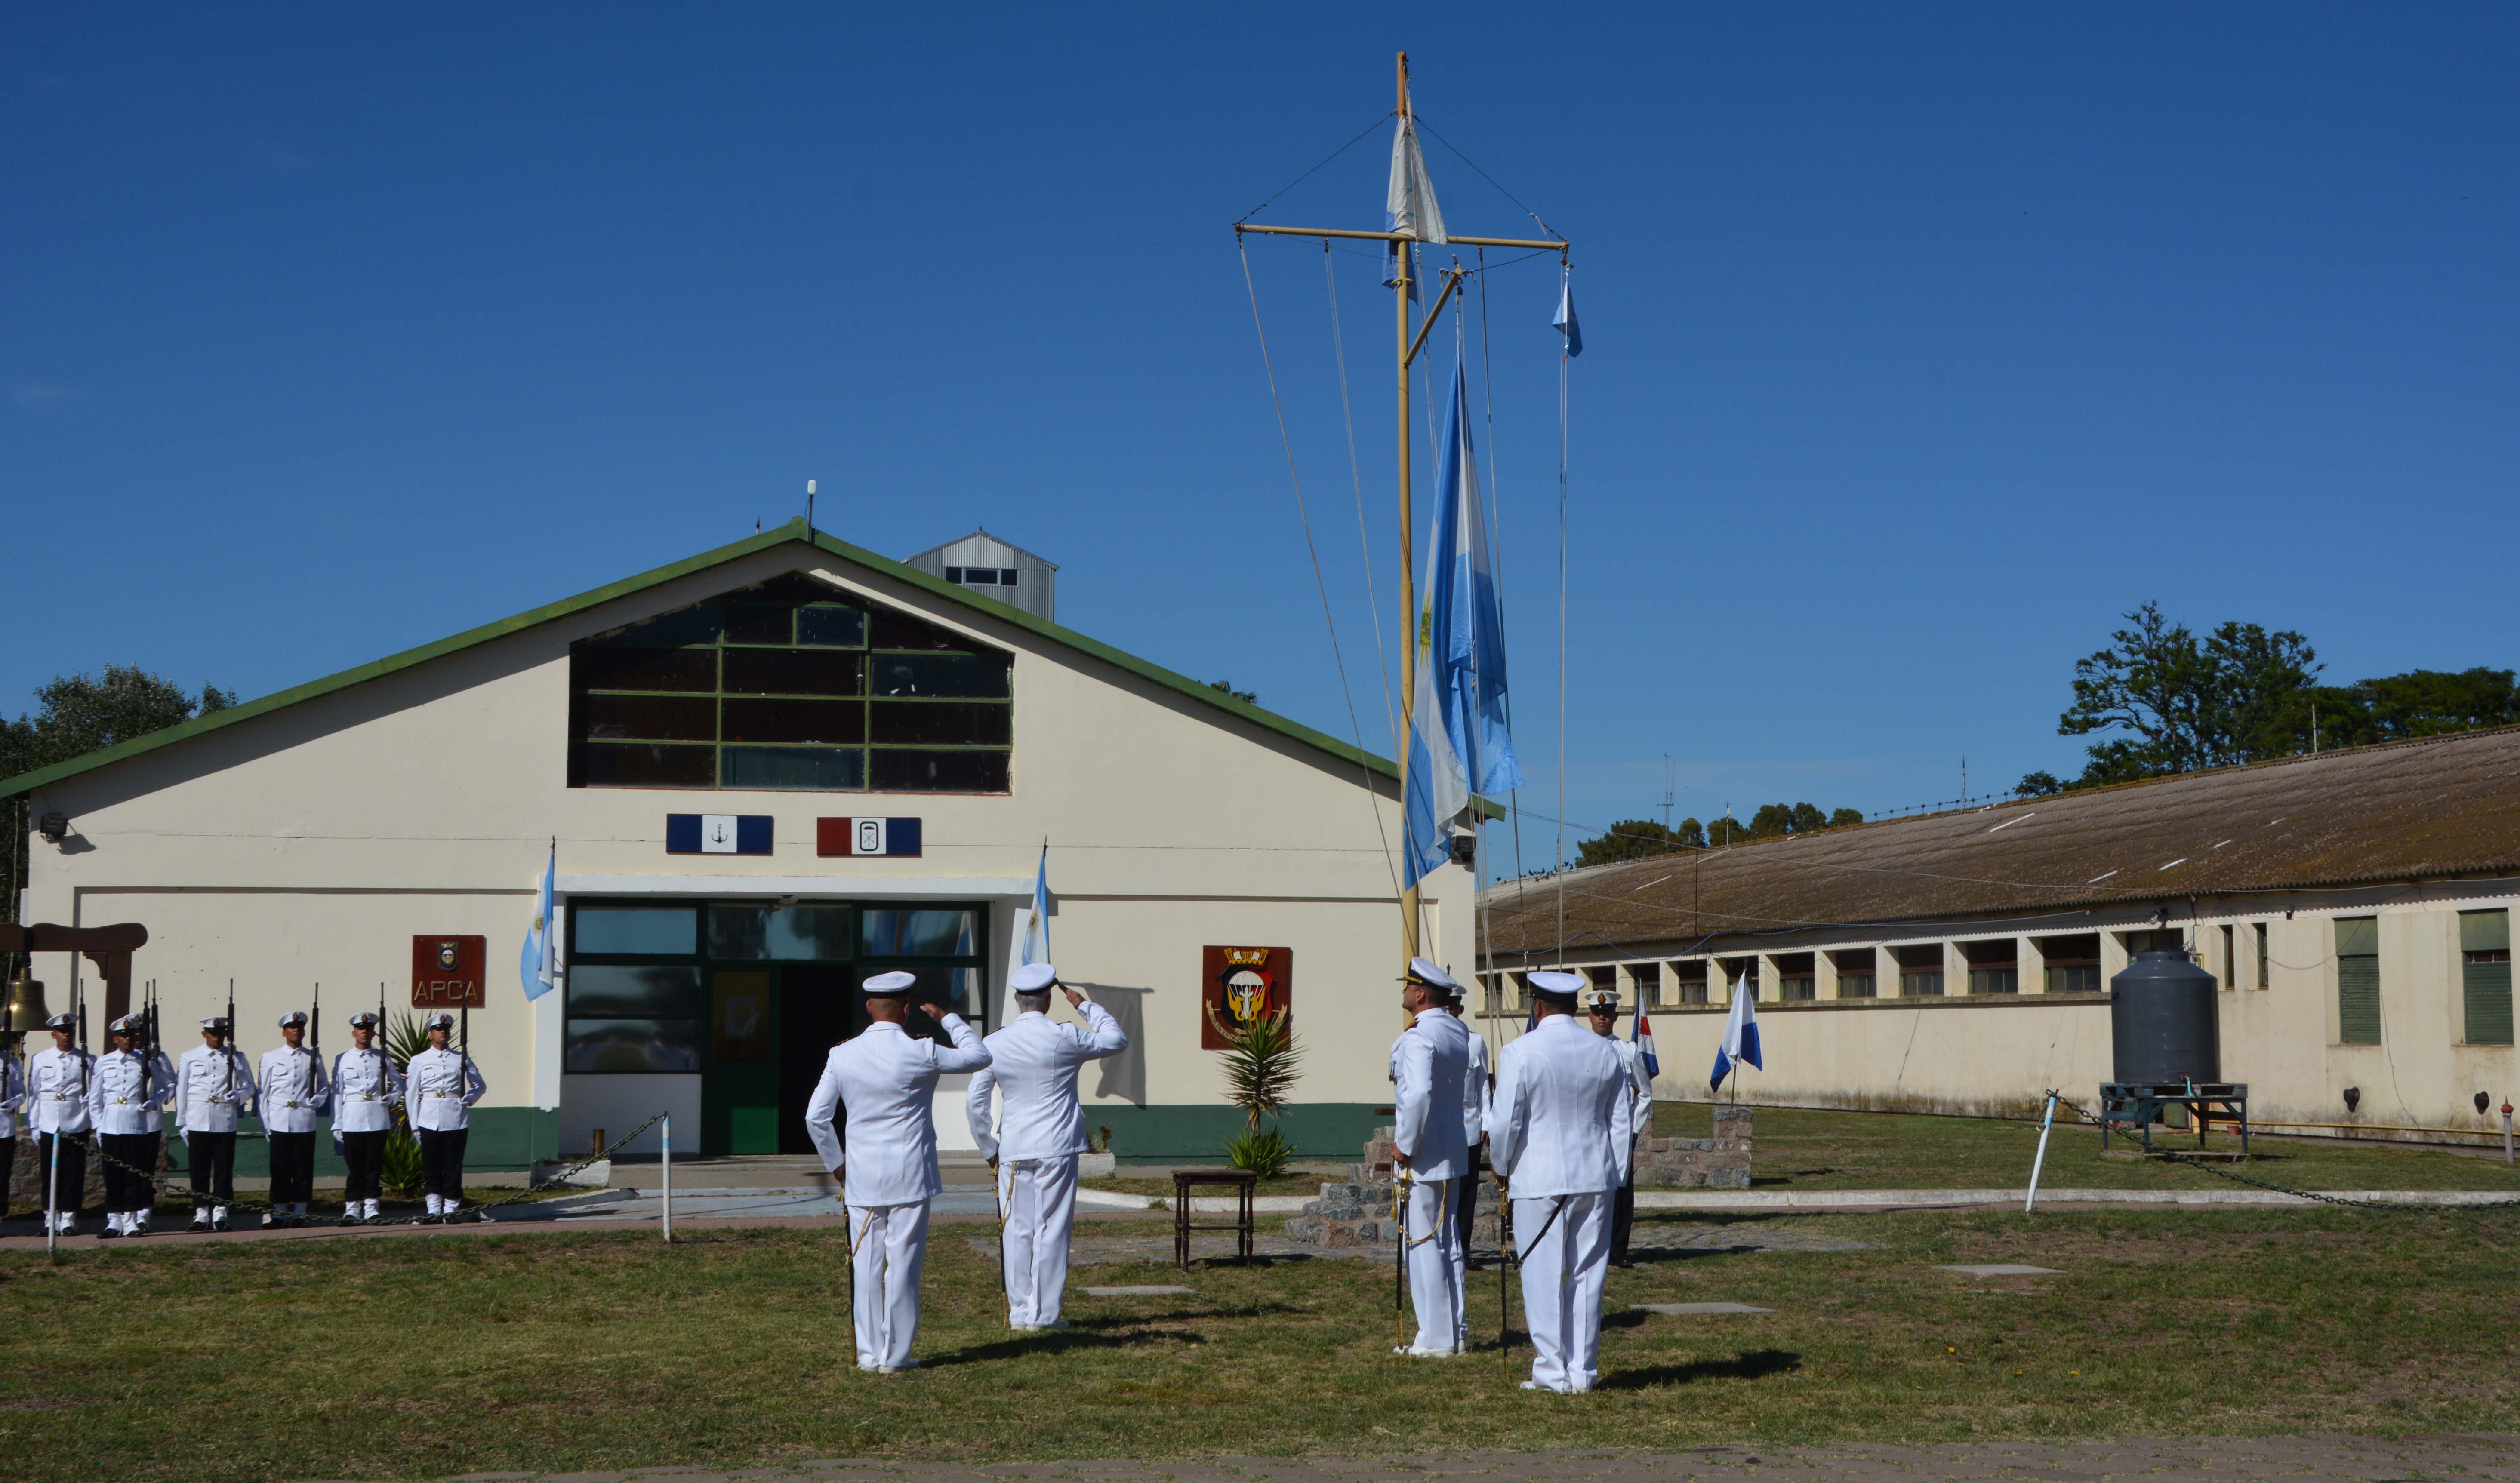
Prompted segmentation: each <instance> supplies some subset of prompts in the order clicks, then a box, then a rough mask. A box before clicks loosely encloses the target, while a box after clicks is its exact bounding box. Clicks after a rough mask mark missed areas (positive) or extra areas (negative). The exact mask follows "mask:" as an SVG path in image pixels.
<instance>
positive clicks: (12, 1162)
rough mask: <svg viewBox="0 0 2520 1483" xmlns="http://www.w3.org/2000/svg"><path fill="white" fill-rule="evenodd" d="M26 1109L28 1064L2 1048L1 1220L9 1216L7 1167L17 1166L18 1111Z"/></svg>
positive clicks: (0, 1054) (0, 1073) (0, 1082)
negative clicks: (19, 1060)
mask: <svg viewBox="0 0 2520 1483" xmlns="http://www.w3.org/2000/svg"><path fill="white" fill-rule="evenodd" d="M25 1109H26V1068H25V1067H23V1066H22V1065H20V1064H19V1063H18V1057H17V1056H12V1055H9V1054H7V1053H5V1052H0V1220H6V1219H8V1217H9V1181H8V1177H7V1171H8V1170H11V1169H15V1168H17V1167H18V1114H19V1113H21V1112H23V1111H24V1110H25Z"/></svg>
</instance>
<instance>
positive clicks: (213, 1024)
mask: <svg viewBox="0 0 2520 1483" xmlns="http://www.w3.org/2000/svg"><path fill="white" fill-rule="evenodd" d="M202 1028H203V1029H204V1030H216V1031H218V1032H219V1033H220V1034H222V1035H225V1034H226V1033H227V1032H228V1017H227V1016H226V1015H225V1014H213V1015H211V1016H210V1017H209V1018H207V1019H204V1020H203V1021H202Z"/></svg>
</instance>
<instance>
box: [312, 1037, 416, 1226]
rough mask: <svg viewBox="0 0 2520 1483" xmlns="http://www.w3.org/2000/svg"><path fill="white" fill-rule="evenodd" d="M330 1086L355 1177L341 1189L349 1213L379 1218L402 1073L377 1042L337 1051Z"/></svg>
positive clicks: (336, 1125)
mask: <svg viewBox="0 0 2520 1483" xmlns="http://www.w3.org/2000/svg"><path fill="white" fill-rule="evenodd" d="M325 1092H326V1096H327V1100H328V1101H330V1102H331V1104H332V1113H333V1143H334V1145H335V1146H337V1147H338V1148H339V1149H340V1150H341V1159H342V1162H344V1163H346V1164H348V1165H349V1166H350V1177H349V1180H348V1182H347V1183H346V1184H345V1185H344V1186H343V1187H342V1191H341V1215H342V1217H343V1218H344V1219H351V1220H374V1219H376V1216H377V1201H378V1200H379V1199H381V1198H382V1197H383V1194H384V1185H383V1179H384V1159H385V1138H386V1135H388V1134H390V1133H392V1132H393V1104H394V1103H395V1102H397V1101H401V1100H402V1096H403V1080H402V1073H401V1072H399V1071H397V1070H395V1069H394V1068H393V1062H392V1060H390V1059H388V1058H387V1057H386V1056H385V1053H384V1052H383V1051H382V1049H379V1048H378V1047H376V1046H375V1045H374V1044H373V1043H372V1044H371V1045H370V1047H369V1049H367V1050H364V1051H362V1050H359V1049H358V1048H357V1047H355V1046H353V1047H352V1048H350V1049H349V1050H346V1051H343V1052H341V1053H340V1054H338V1055H337V1056H334V1057H333V1074H332V1075H331V1076H330V1077H328V1078H327V1079H326V1086H325Z"/></svg>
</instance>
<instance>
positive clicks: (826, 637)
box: [796, 607, 867, 649]
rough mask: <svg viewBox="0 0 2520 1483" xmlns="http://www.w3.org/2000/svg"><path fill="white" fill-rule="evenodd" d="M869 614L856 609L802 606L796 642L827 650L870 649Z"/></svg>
mask: <svg viewBox="0 0 2520 1483" xmlns="http://www.w3.org/2000/svg"><path fill="white" fill-rule="evenodd" d="M866 629H867V624H866V614H865V613H862V612H860V611H858V610H857V609H856V608H854V607H799V608H797V609H796V642H797V643H799V644H811V645H816V646H819V647H821V648H824V649H864V648H866Z"/></svg>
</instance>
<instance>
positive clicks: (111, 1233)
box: [96, 1226, 122, 1241]
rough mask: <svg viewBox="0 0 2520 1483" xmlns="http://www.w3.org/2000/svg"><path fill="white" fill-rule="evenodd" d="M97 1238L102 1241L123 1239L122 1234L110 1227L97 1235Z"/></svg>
mask: <svg viewBox="0 0 2520 1483" xmlns="http://www.w3.org/2000/svg"><path fill="white" fill-rule="evenodd" d="M96 1238H97V1239H98V1240H101V1241H118V1240H120V1239H122V1233H121V1232H119V1231H116V1230H114V1229H113V1228H112V1226H108V1227H106V1228H105V1229H104V1230H102V1231H100V1232H98V1233H97V1234H96Z"/></svg>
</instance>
